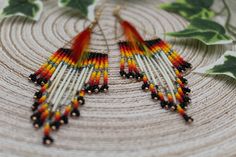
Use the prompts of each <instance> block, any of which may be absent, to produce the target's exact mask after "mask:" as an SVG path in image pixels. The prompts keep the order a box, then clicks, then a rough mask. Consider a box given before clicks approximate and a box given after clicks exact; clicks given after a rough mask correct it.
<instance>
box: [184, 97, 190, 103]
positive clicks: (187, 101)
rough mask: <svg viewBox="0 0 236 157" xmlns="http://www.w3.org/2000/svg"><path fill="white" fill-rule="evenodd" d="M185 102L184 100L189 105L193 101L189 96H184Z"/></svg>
mask: <svg viewBox="0 0 236 157" xmlns="http://www.w3.org/2000/svg"><path fill="white" fill-rule="evenodd" d="M183 100H184V102H185V103H189V102H190V101H191V99H190V98H189V97H187V96H184V97H183Z"/></svg>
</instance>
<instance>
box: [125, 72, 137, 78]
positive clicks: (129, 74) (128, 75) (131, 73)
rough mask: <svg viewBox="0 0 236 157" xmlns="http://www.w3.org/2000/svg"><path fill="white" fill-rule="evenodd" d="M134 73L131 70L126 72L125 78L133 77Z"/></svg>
mask: <svg viewBox="0 0 236 157" xmlns="http://www.w3.org/2000/svg"><path fill="white" fill-rule="evenodd" d="M134 75H135V74H134V73H133V72H129V73H128V74H126V78H134Z"/></svg>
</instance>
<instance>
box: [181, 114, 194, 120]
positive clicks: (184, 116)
mask: <svg viewBox="0 0 236 157" xmlns="http://www.w3.org/2000/svg"><path fill="white" fill-rule="evenodd" d="M183 118H184V120H185V121H186V122H193V118H192V117H189V116H188V115H187V114H183Z"/></svg>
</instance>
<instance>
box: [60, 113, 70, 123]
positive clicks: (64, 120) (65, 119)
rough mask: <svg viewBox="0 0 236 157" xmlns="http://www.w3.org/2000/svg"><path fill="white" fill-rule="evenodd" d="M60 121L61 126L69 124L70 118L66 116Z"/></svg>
mask: <svg viewBox="0 0 236 157" xmlns="http://www.w3.org/2000/svg"><path fill="white" fill-rule="evenodd" d="M60 119H61V120H60V123H61V124H68V117H67V116H66V115H63V116H61V118H60Z"/></svg>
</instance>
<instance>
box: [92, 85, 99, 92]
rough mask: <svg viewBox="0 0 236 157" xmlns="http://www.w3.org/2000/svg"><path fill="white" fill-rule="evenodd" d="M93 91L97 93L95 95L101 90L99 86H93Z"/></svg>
mask: <svg viewBox="0 0 236 157" xmlns="http://www.w3.org/2000/svg"><path fill="white" fill-rule="evenodd" d="M93 91H94V92H95V93H98V92H99V91H100V90H99V86H98V85H95V86H93Z"/></svg>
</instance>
